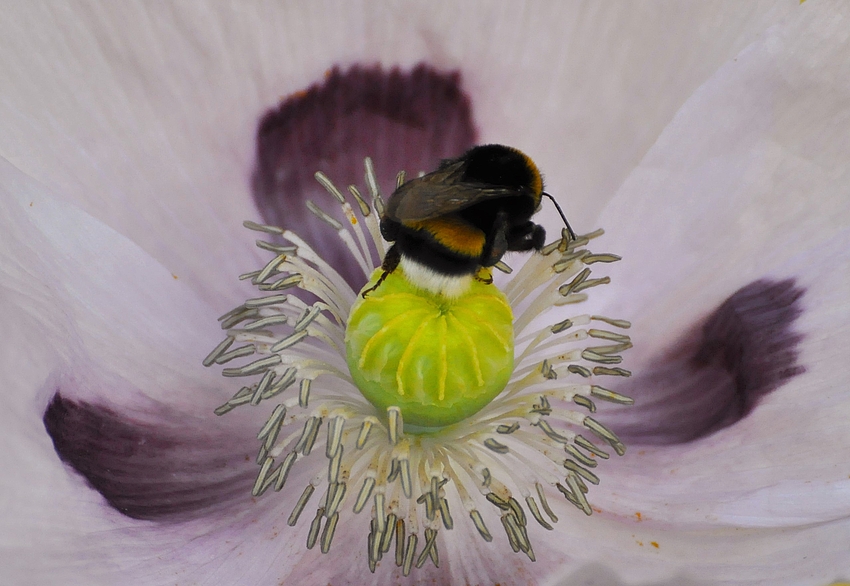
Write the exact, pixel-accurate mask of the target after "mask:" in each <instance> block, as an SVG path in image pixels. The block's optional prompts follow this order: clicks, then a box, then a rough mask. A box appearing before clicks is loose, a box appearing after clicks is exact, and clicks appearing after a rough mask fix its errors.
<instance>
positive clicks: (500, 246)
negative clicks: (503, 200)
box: [481, 211, 513, 267]
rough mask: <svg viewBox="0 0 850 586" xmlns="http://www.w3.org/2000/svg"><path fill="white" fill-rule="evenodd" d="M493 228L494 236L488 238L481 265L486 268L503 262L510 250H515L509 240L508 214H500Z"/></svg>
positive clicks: (502, 212)
mask: <svg viewBox="0 0 850 586" xmlns="http://www.w3.org/2000/svg"><path fill="white" fill-rule="evenodd" d="M493 228H494V230H493V234H492V235H491V236H489V237H488V238H487V243H486V245H485V246H484V254H482V255H481V265H482V266H485V267H492V266H493V265H494V264H496V263H497V262H499V261H500V260H502V257H503V256H504V255H505V253H506V252H507V251H508V250H513V249H512V248H511V247H510V242H509V240H508V215H507V213H505V212H504V211H501V212H499V213H498V215H497V216H496V221H495V222H494V225H493Z"/></svg>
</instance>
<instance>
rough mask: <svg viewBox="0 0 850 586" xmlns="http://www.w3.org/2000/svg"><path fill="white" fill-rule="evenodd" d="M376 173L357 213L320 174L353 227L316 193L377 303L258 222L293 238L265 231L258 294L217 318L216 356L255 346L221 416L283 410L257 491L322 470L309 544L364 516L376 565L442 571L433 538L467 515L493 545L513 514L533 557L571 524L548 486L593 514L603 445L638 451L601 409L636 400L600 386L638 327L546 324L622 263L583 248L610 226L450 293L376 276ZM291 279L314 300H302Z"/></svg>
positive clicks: (307, 490)
mask: <svg viewBox="0 0 850 586" xmlns="http://www.w3.org/2000/svg"><path fill="white" fill-rule="evenodd" d="M366 169H367V173H366V183H367V185H368V186H369V192H370V196H371V201H367V200H366V198H364V197H363V196H362V195H361V193H360V192H359V190H357V188H355V187H353V186H352V187H350V188H349V191H350V192H351V195H352V196H353V198H354V203H355V205H356V206H357V208H358V210H359V212H360V213H359V214H357V213H355V211H354V208H353V207H352V206H351V204H350V203H349V202H348V201H346V198H345V197H344V196H343V195H342V193H341V192H340V191H339V190H338V189H337V188H336V187H335V186H334V185H333V184H332V183H331V182H330V180H328V179H327V177H325V176H324V175H321V174H317V179H318V180H319V182H320V183H322V185H323V186H324V187H325V188H326V189H327V190H328V191H329V192H330V193H331V195H332V196H333V197H334V198H335V199H336V200H337V202H338V203H339V205H340V206H341V207H342V210H343V212H344V214H345V217H346V218H347V219H348V225H347V226H346V225H343V224H342V223H340V222H338V221H337V220H335V219H333V218H331V217H330V216H328V215H327V214H326V213H324V212H323V211H322V210H321V209H320V208H319V207H318V206H316V205H315V204H313V203H312V202H308V207H309V208H310V210H311V212H313V213H314V214H315V215H316V216H317V217H318V218H320V219H321V220H323V221H325V222H326V223H327V224H329V225H330V226H331V227H332V228H333V229H334V230H335V231H336V232H337V234H338V235H339V237H340V239H341V241H342V242H343V243H345V246H346V247H347V248H348V250H349V251H350V252H351V256H352V259H353V260H352V262H353V263H354V264H355V265H356V266H357V267H359V269H360V270H361V271H362V272H363V279H364V280H368V281H369V283H368V284H367V285H366V287H365V288H364V291H365V292H368V294H367V295H366V297H365V298H364V297H363V295H361V294H358V293H357V292H355V291H354V290H352V289H351V287H350V286H349V285H348V284H347V283H346V281H345V280H344V279H343V277H342V276H341V275H340V274H339V272H337V271H336V270H334V268H333V267H331V266H330V265H329V264H328V263H327V262H325V261H324V260H323V259H322V258H321V256H320V255H318V254H317V253H316V252H315V251H314V250H313V249H312V248H311V247H310V246H309V245H308V244H307V243H306V242H305V241H304V240H302V239H301V238H300V237H299V236H298V235H297V234H295V233H293V232H292V231H290V230H284V229H281V228H277V227H274V226H264V225H259V224H254V223H252V222H246V223H245V225H246V227H248V228H250V229H252V230H256V231H259V232H261V233H265V234H267V235H269V236H270V237H271V239H272V240H275V239H277V240H280V239H282V240H285V241H287V243H281V242H279V241H267V240H260V241H258V242H257V245H258V246H259V247H260V248H261V249H264V250H267V251H269V252H271V253H272V254H273V258H272V259H271V260H270V261H269V262H268V263H267V264H266V265H265V266H263V267H262V268H260V269H258V270H255V271H252V272H249V273H246V274H244V275H242V276H241V277H240V278H242V279H245V280H250V281H251V283H253V284H254V285H255V286H256V287H257V288H258V289H259V290H260V291H261V292H262V295H260V296H258V297H256V298H253V299H248V300H247V301H245V303H243V304H242V305H240V306H239V307H236V308H235V309H233V310H232V311H230V312H228V313H226V314H225V315H223V316H222V317H221V318H220V321H221V325H222V328H223V329H224V330H225V331H226V332H227V334H226V337H225V339H224V340H223V341H222V342H221V343H220V344H219V345H218V346H216V348H214V349H213V351H212V352H211V353H210V354H209V355H208V356H207V358H206V359H205V360H204V364H205V365H206V366H212V365H214V364H226V363H229V362H231V361H234V360H239V359H244V358H247V357H252V358H251V360H250V361H249V362H248V363H246V364H243V365H242V366H238V367H228V368H225V369H224V370H223V372H222V374H223V375H224V376H227V377H246V378H250V379H254V381H253V382H252V383H249V384H247V385H245V386H243V387H242V388H241V389H240V390H239V391H237V392H236V394H234V395H233V396H232V397H231V398H230V399H229V400H227V401H226V402H225V403H224V404H223V405H221V406H220V407H218V408H217V409H216V410H215V412H216V414H218V415H223V414H225V413H227V412H229V411H231V410H233V409H235V408H237V407H240V406H243V405H250V406H254V407H262V406H265V405H269V404H271V405H273V406H271V407H270V409H271V410H270V414H269V416H268V419H267V420H266V422H265V424H264V425H263V427H262V429H260V431H259V433H258V434H257V439H258V440H259V443H260V446H259V450H258V453H257V457H256V462H257V464H258V465H259V471H258V474H257V478H256V481H255V483H254V487H253V491H252V492H253V495H254V496H256V497H258V496H261V495H263V494H264V493H266V492H267V491H269V490H270V489H273V490H274V491H280V490H283V489H284V488H285V487H286V483H287V479H288V478H289V473H290V471H291V470H292V468H293V466H294V465H295V464H296V461H299V460H304V461H305V462H304V463H302V464H301V465H302V466H307V467H310V466H312V467H313V468H314V470H313V473H312V474H310V475H309V477H310V478H311V480H310V481H309V482H308V483H307V485H306V486H304V487H303V489H302V490H301V493H300V497H299V498H298V500H297V503H296V505H295V507H294V509H293V510H292V512H291V513H290V515H289V517H288V523H289V525H295V524H297V523H298V522H299V519H301V517H302V513H303V512H304V511H305V510H306V509H307V506H308V504H309V503H310V501H311V499H312V498H313V496H314V495H315V494H317V493H318V494H319V495H321V496H320V497H319V500H318V502H317V503H316V512H315V515H314V516H313V518H312V521H310V530H309V533H308V537H307V547H308V548H313V547H315V546H316V544H320V547H321V550H322V552H325V553H327V552H328V551H330V549H331V545H332V542H333V537H334V533H335V530H336V527H337V525H338V523H339V522H340V521H341V519H344V518H346V517H348V516H350V515H351V514H354V515H357V514H361V513H363V512H364V511H365V512H366V514H367V515H368V516H369V517H370V518H371V522H367V523H365V526H366V527H367V528H368V536H367V537H368V538H367V540H366V544H367V553H368V557H367V559H368V564H369V568H370V570H371V571H373V572H374V571H376V569H377V567H378V564H379V562H381V560H382V558H383V556H384V554H388V556H389V557H390V558H393V557H394V561H395V563H396V565H397V566H399V567H400V568H401V570H402V572H403V573H404V575H408V574H409V573H410V572H411V571H412V568H413V567H421V566H422V565H424V564H425V563H426V562H428V561H429V560H430V561H431V562H432V563H433V564H434V565H439V560H440V557H439V551H438V534H439V532H440V531H442V530H451V529H453V528H454V523H455V516H456V515H457V514H458V511H464V513H465V514H466V516H468V518H469V522H471V523H472V525H473V526H474V527H475V529H476V530H477V532H478V533H479V535H480V536H481V538H482V539H484V540H485V541H487V542H490V541H492V540H493V535H492V533H491V527H493V526H495V525H499V524H500V525H501V526H502V528H503V530H504V532H505V535H506V537H507V541H508V544H509V545H510V547H511V549H513V551H515V552H522V553H524V554H525V555H526V556H528V558H529V559H531V560H532V561H533V560H534V559H535V555H534V550H533V548H532V545H531V540H532V536H533V535H534V534H535V533H539V532H540V531H541V530H544V531H545V530H551V529H552V524H553V523H555V522H557V520H558V515H556V512H555V511H556V509H557V508H558V505H555V506H552V505H550V503H549V500H548V499H549V497H550V496H554V495H562V496H563V497H564V498H565V499H566V501H567V502H569V503H570V504H572V505H573V506H574V507H575V508H576V509H578V510H579V511H581V512H582V513H584V514H586V515H590V514H591V513H592V509H591V507H590V504H589V503H588V500H587V497H586V493H587V492H588V484H597V483H598V482H599V477H598V476H597V474H596V473H595V472H594V471H593V470H594V469H595V468H596V467H597V466H598V465H599V462H600V460H605V459H607V458H609V451H608V448H610V449H611V450H613V451H614V452H615V453H616V454H618V455H622V454H624V453H625V446H624V445H623V443H622V442H621V441H620V439H619V438H618V437H617V435H616V434H614V432H613V431H611V430H610V429H609V428H608V427H606V426H605V425H604V424H603V423H601V422H600V421H599V420H598V419H597V418H595V417H594V416H592V415H593V414H595V413H596V410H597V409H596V404H595V401H596V400H602V401H608V402H612V403H616V404H621V405H629V404H631V403H632V400H631V399H630V398H629V397H625V396H623V395H621V394H619V393H617V392H615V391H612V390H609V389H608V388H606V387H604V386H602V381H603V380H604V379H606V378H612V377H613V378H614V379H617V378H619V377H625V376H629V375H630V372H629V371H628V370H625V369H623V368H621V367H620V366H618V365H619V364H620V363H621V361H622V357H621V355H620V354H621V353H622V352H623V351H625V350H627V349H628V348H630V347H631V342H630V339H629V337H628V336H627V335H626V334H624V333H623V330H625V329H627V328H629V327H630V324H629V323H628V322H626V321H623V320H618V319H612V318H609V317H605V316H601V315H586V314H579V315H575V316H573V317H571V318H569V319H564V316H563V315H559V316H558V317H557V318H554V319H552V318H549V319H547V317H546V315H547V313H548V312H550V311H551V310H553V309H555V308H559V307H563V306H567V305H573V304H576V303H580V302H582V301H583V300H584V299H586V297H587V292H588V291H589V290H590V289H592V288H593V287H595V286H598V285H603V284H605V283H607V282H608V279H607V278H606V277H603V278H590V274H591V269H590V266H591V265H594V264H596V263H608V262H614V261H616V260H619V257H617V256H615V255H611V254H593V253H591V252H590V251H588V250H587V249H586V248H585V246H586V245H587V244H588V243H589V242H590V241H591V240H592V239H593V238H594V237H596V236H598V235H599V234H601V231H600V232H597V233H593V234H589V235H586V236H582V237H579V238H577V239H572V238H570V237H569V236H568V235H567V234H566V232H565V233H564V234H562V236H561V238H560V239H558V240H555V241H554V242H552V243H550V244H549V245H547V246H545V247H542V250H540V251H539V252H535V253H532V254H530V256H529V257H528V260H527V262H526V263H525V264H524V265H523V267H522V268H521V269H520V270H518V271H517V272H516V274H513V275H512V277H511V279H510V280H509V281H508V283H507V284H506V285H505V287H504V288H502V289H501V290H499V289H498V288H497V287H496V286H495V285H493V284H491V283H490V280H491V279H490V278H489V275H487V274H479V275H478V277H479V278H478V279H471V284H470V285H469V287H468V289H466V290H465V292H461V293H459V294H458V295H456V296H453V297H451V298H448V297H446V296H443V295H441V294H439V293H433V292H429V291H426V290H424V289H421V288H417V287H414V286H413V285H411V283H410V281H409V280H408V279H407V277H406V276H405V274H404V270H403V269H404V267H403V265H402V267H400V268H399V269H398V270H396V271H391V272H388V273H387V274H386V275H383V274H382V271H380V270H378V271H376V267H377V265H378V263H379V261H380V259H381V258H383V256H384V254H385V253H386V249H387V243H386V242H385V241H384V240H383V239H382V238H381V230H380V227H379V223H378V215H379V214H380V213H381V210H383V209H385V208H384V203H383V200H382V198H381V194H380V193H379V191H378V187H377V181H376V180H375V175H374V172H373V171H372V168H371V162H370V161H368V160H367V163H366ZM375 211H377V212H378V214H376V213H374V212H375ZM495 266H496V268H497V269H500V270H502V271H503V272H506V273H511V269H510V268H509V267H507V265H505V264H504V263H501V262H499V263H497V264H496V265H495ZM382 276H383V278H384V280H383V282H381V283H380V284H379V286H377V287H375V285H376V284H378V281H379V279H381V278H382ZM295 288H298V289H301V290H303V291H306V292H309V293H310V294H311V295H312V297H313V298H317V299H318V301H315V302H313V303H307V302H305V301H304V300H303V299H302V297H301V296H299V295H296V294H293V293H292V291H293V290H294V289H295ZM296 383H297V384H296ZM290 388H293V390H292V391H289V389H290ZM323 425H325V432H322V426H323ZM586 435H587V436H589V437H593V436H595V438H597V439H598V440H599V441H601V443H602V444H605V445H607V446H608V448H603V447H600V445H597V443H594V442H593V441H591V440H590V439H588V437H586ZM316 453H324V464H321V462H322V459H321V456H316V455H315V454H316ZM317 462H318V463H317ZM323 468H324V469H325V470H323ZM317 489H319V490H317ZM287 490H289V489H287ZM295 490H296V492H297V491H298V490H299V489H298V488H296V489H295ZM559 514H564V513H559ZM566 514H569V511H568V512H566ZM531 519H534V521H535V522H536V524H537V525H538V526H539V528H535V527H531V526H530V524H529V520H531ZM393 542H394V543H395V546H394V556H393V554H392V553H388V552H390V550H391V549H393Z"/></svg>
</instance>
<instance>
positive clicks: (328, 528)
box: [322, 513, 339, 553]
mask: <svg viewBox="0 0 850 586" xmlns="http://www.w3.org/2000/svg"><path fill="white" fill-rule="evenodd" d="M338 521H339V513H334V514H333V515H331V517H330V518H329V519H328V522H327V523H325V530H324V531H322V553H328V551H329V550H330V548H331V541H332V540H333V538H334V531H336V524H337V522H338Z"/></svg>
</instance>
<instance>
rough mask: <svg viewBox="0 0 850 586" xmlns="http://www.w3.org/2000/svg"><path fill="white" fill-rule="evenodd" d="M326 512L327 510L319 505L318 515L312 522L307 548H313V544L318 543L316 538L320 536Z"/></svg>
mask: <svg viewBox="0 0 850 586" xmlns="http://www.w3.org/2000/svg"><path fill="white" fill-rule="evenodd" d="M324 514H325V510H324V509H323V508H321V507H319V508H318V509H317V510H316V516H315V517H314V518H313V522H312V523H310V532H309V533H308V534H307V549H313V546H314V545H316V540H317V539H318V538H319V529H321V528H322V516H323V515H324Z"/></svg>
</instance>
